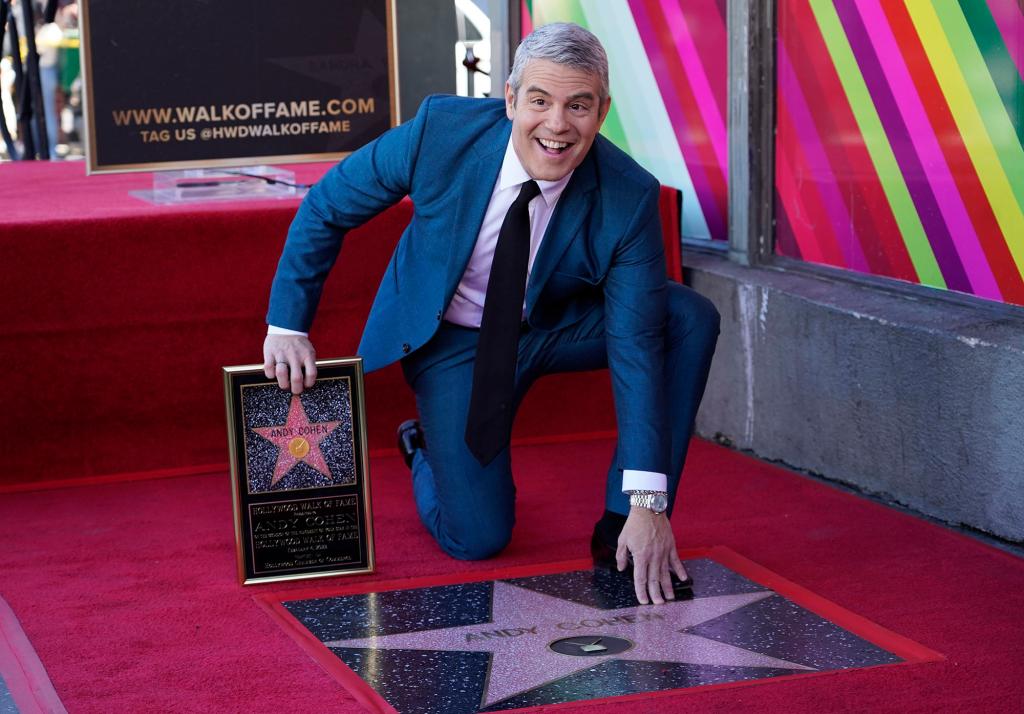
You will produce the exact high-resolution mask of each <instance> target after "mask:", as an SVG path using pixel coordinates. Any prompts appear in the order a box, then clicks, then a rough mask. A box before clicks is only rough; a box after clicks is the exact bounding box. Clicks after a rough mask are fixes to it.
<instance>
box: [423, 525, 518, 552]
mask: <svg viewBox="0 0 1024 714" xmlns="http://www.w3.org/2000/svg"><path fill="white" fill-rule="evenodd" d="M462 530H463V532H462V533H460V534H458V536H457V537H452V538H449V539H448V542H447V543H441V547H442V548H443V549H444V551H445V552H446V553H448V555H450V556H452V557H453V558H458V559H459V560H485V559H487V558H491V557H494V556H495V555H497V554H498V553H500V552H501V551H503V550H504V549H505V546H507V545H508V544H509V541H511V540H512V524H511V523H510V524H508V526H496V525H495V524H489V526H488V528H470V529H462Z"/></svg>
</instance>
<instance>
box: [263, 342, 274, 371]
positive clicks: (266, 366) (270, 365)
mask: <svg viewBox="0 0 1024 714" xmlns="http://www.w3.org/2000/svg"><path fill="white" fill-rule="evenodd" d="M274 372H275V365H274V355H272V354H271V353H270V350H268V349H267V348H266V346H264V347H263V374H265V375H266V376H267V379H273V378H274Z"/></svg>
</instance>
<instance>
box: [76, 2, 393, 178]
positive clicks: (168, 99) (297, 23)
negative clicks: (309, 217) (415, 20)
mask: <svg viewBox="0 0 1024 714" xmlns="http://www.w3.org/2000/svg"><path fill="white" fill-rule="evenodd" d="M81 6H82V11H81V16H82V44H81V52H82V72H83V80H84V88H85V93H84V98H85V103H84V114H85V122H86V136H87V142H86V159H87V164H88V170H89V172H90V173H102V172H111V171H151V170H154V169H189V168H209V167H225V166H251V165H254V164H272V163H281V162H296V161H327V160H331V159H340V158H342V157H344V156H346V155H348V154H349V153H351V152H352V151H355V150H356V149H358V148H359V147H360V146H362V145H363V144H366V143H367V142H369V141H370V140H372V139H374V138H376V137H377V136H379V135H380V134H382V133H383V132H384V131H386V130H387V129H389V128H390V127H392V126H395V125H396V124H397V123H398V113H399V110H398V104H397V97H398V74H397V72H398V70H397V66H398V65H397V61H396V57H397V54H396V48H395V27H394V25H395V12H394V0H344V1H343V2H339V0H303V1H302V2H301V3H289V2H280V1H279V0H217V1H216V2H210V1H209V0H179V1H178V2H164V1H163V0H135V2H124V1H123V0H81Z"/></svg>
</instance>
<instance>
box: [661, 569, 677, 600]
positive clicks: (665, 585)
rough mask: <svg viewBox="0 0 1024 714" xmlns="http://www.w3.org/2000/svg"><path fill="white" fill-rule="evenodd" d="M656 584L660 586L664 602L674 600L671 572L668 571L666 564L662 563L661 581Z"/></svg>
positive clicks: (674, 593)
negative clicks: (663, 594)
mask: <svg viewBox="0 0 1024 714" xmlns="http://www.w3.org/2000/svg"><path fill="white" fill-rule="evenodd" d="M658 584H659V585H661V592H663V593H665V599H666V600H675V599H676V592H675V589H674V588H673V587H672V571H671V570H670V569H669V566H668V563H663V564H662V566H661V579H660V580H659V581H658Z"/></svg>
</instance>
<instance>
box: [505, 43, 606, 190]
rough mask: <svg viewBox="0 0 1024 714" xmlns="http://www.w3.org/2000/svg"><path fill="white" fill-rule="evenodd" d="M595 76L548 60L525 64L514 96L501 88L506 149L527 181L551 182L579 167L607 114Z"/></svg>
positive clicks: (508, 88)
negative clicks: (507, 125)
mask: <svg viewBox="0 0 1024 714" xmlns="http://www.w3.org/2000/svg"><path fill="white" fill-rule="evenodd" d="M610 105H611V98H610V97H605V99H604V100H603V101H602V100H601V82H600V80H599V79H598V78H597V76H595V75H593V74H590V73H589V72H584V71H582V70H578V69H575V68H573V67H569V66H567V65H561V64H556V63H554V62H551V61H549V60H541V59H535V60H531V61H530V63H529V64H528V65H526V67H525V69H524V70H523V74H522V85H521V86H520V87H519V92H518V95H516V94H514V93H513V92H512V87H511V86H509V85H508V84H507V83H506V84H505V111H506V113H507V114H508V118H509V119H511V120H512V146H513V148H514V149H515V151H516V156H518V157H519V161H520V163H521V164H522V165H523V168H525V169H526V173H528V174H530V177H531V178H534V179H538V180H541V181H557V180H558V179H560V178H563V177H564V176H566V175H567V174H568V173H569V172H570V171H572V170H573V169H575V168H576V167H577V166H579V165H580V163H582V162H583V159H584V157H586V155H587V152H588V151H589V150H590V145H591V144H593V143H594V137H596V136H597V132H598V131H599V130H600V129H601V124H603V123H604V118H605V117H606V116H607V115H608V107H609V106H610Z"/></svg>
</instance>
